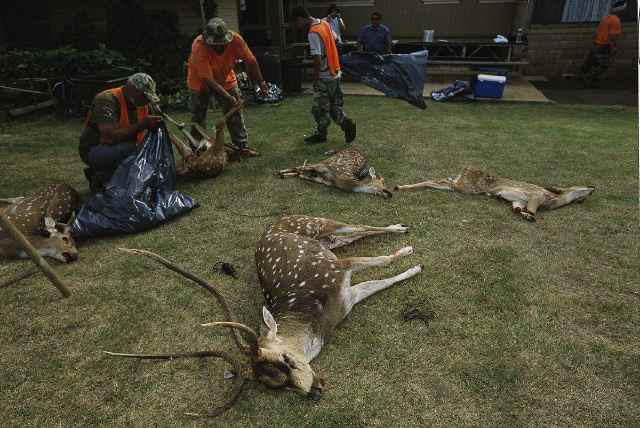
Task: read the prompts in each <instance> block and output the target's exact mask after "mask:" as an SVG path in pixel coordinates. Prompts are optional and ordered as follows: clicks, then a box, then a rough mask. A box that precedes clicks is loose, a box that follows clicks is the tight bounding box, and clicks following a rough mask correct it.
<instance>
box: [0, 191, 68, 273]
mask: <svg viewBox="0 0 640 428" xmlns="http://www.w3.org/2000/svg"><path fill="white" fill-rule="evenodd" d="M79 205H80V198H79V196H78V192H76V191H75V190H74V189H73V188H71V187H70V186H68V185H66V184H51V185H49V186H47V188H46V189H45V190H44V191H42V192H39V193H36V194H34V195H31V196H27V197H18V198H11V199H0V210H2V211H3V213H4V215H5V216H6V217H7V218H8V219H9V220H10V221H11V222H12V223H13V224H14V225H15V226H16V227H17V228H18V230H20V232H22V233H23V234H24V235H25V237H26V238H27V239H28V240H29V242H31V244H33V246H34V247H35V248H36V249H37V250H38V252H39V253H40V255H41V256H43V257H50V258H53V259H56V260H59V261H62V262H65V263H69V262H72V261H74V260H77V259H78V250H77V249H76V245H75V242H74V240H73V237H72V236H71V233H70V227H69V225H70V224H71V219H72V217H73V213H74V212H75V210H76V209H77V208H78V207H79ZM0 257H4V258H16V257H18V258H27V254H26V253H25V251H24V250H22V249H21V248H20V247H19V246H18V244H17V243H15V242H14V241H13V239H11V237H10V236H9V235H8V234H7V233H6V232H3V231H2V229H0Z"/></svg>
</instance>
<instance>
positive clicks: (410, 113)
mask: <svg viewBox="0 0 640 428" xmlns="http://www.w3.org/2000/svg"><path fill="white" fill-rule="evenodd" d="M310 104H311V98H310V97H299V98H292V99H290V100H288V101H287V102H286V103H285V104H284V105H282V106H278V107H272V106H263V107H259V108H252V109H249V110H248V112H247V115H246V119H247V124H248V128H249V132H250V138H251V143H252V145H253V146H255V147H256V148H257V149H258V150H260V152H261V153H262V154H263V155H262V156H261V157H259V158H256V159H250V160H246V161H243V162H242V163H233V164H231V165H230V166H229V167H228V169H227V170H226V171H225V172H224V173H223V175H222V176H221V177H219V178H217V179H214V180H206V181H200V182H197V181H190V182H183V183H181V184H180V186H179V188H180V190H182V191H184V192H186V193H188V194H189V195H192V196H193V197H194V198H196V199H197V200H198V201H199V202H200V203H201V207H200V208H198V209H197V210H195V211H193V212H192V213H191V214H189V215H187V216H185V217H182V218H180V219H177V220H176V221H173V222H171V223H169V224H167V225H164V226H163V227H160V228H158V229H155V230H152V231H149V232H146V233H142V234H139V235H135V236H124V237H119V238H111V239H103V240H98V241H95V242H91V243H89V244H87V245H85V246H83V247H81V248H80V260H79V261H78V262H76V263H74V264H71V265H64V266H61V265H57V270H58V271H59V273H60V274H61V275H62V276H63V277H64V278H65V279H66V280H67V281H68V282H69V283H70V285H71V288H72V292H73V294H72V296H71V298H69V299H62V298H61V297H60V295H59V293H58V292H57V290H56V289H55V288H54V287H52V286H51V285H49V284H48V283H47V282H46V281H45V279H44V278H43V277H42V276H36V277H33V278H31V279H28V280H25V281H23V282H22V283H20V284H18V285H16V286H13V287H11V288H8V289H3V290H0V310H1V315H0V317H1V318H0V343H1V349H2V351H0V382H1V388H0V403H1V404H0V420H2V425H3V426H34V427H35V426H37V427H42V426H65V427H66V426H87V425H112V426H125V425H128V426H129V425H131V426H144V427H146V426H153V425H157V426H202V425H209V426H225V427H226V426H238V427H246V426H274V427H279V426H292V427H295V426H322V427H329V426H331V427H333V426H380V427H392V426H460V425H474V426H494V425H496V426H549V425H556V426H580V425H590V426H605V425H618V426H638V424H640V346H639V344H640V342H639V340H638V336H639V335H638V326H639V325H640V309H639V308H640V305H639V303H640V301H639V299H640V292H639V291H638V290H639V289H638V284H640V270H639V269H638V165H637V160H638V152H637V131H638V128H637V112H636V110H635V109H625V108H617V107H595V106H592V107H588V106H567V105H516V104H506V105H486V104H430V105H429V108H428V109H427V110H426V111H422V110H418V109H416V108H414V107H411V106H409V105H408V104H406V103H404V102H401V101H398V100H392V99H388V98H383V97H347V98H346V110H347V112H348V113H349V114H350V115H351V116H352V117H354V118H355V119H357V121H358V132H359V134H358V135H359V136H358V140H357V147H359V148H360V149H361V150H362V151H363V152H364V153H365V154H366V155H367V156H368V158H369V162H370V164H371V165H373V166H374V167H375V168H376V170H377V171H378V172H379V173H380V174H382V175H383V176H384V177H385V178H386V181H387V184H388V186H389V187H390V188H392V187H393V186H394V185H396V184H408V183H413V182H417V181H420V180H423V179H427V178H434V177H444V176H448V175H453V174H455V173H458V172H460V171H461V170H462V168H463V167H464V166H465V165H469V164H472V165H476V166H480V167H484V168H488V169H491V170H493V171H495V172H496V173H498V174H499V175H503V176H508V177H511V178H515V179H518V180H523V181H530V182H533V183H537V184H547V185H550V184H554V185H560V186H567V185H594V186H596V192H595V193H594V194H593V195H592V196H591V197H590V198H589V199H587V201H586V202H585V203H583V204H580V205H571V206H568V207H566V208H562V209H559V210H556V211H542V212H540V213H539V215H538V222H537V223H535V224H530V223H527V222H525V221H522V220H521V219H520V218H519V217H518V216H515V215H513V214H512V213H511V211H510V207H509V205H507V204H506V203H504V202H501V201H497V200H492V199H489V198H486V197H473V196H464V195H459V194H451V193H446V192H436V191H427V190H423V191H416V192H407V193H396V194H395V196H394V198H393V199H391V200H388V201H387V200H383V199H382V198H376V197H372V196H368V195H357V194H349V193H344V192H341V191H339V190H337V189H330V188H327V187H323V186H320V185H316V184H311V183H306V182H302V181H299V180H294V179H291V180H280V179H278V178H277V177H275V176H274V174H273V171H274V170H276V169H279V168H284V167H288V166H294V165H298V164H302V162H304V161H305V160H307V161H309V162H312V161H317V160H320V159H322V158H323V157H324V156H323V152H324V151H325V150H327V149H329V148H340V147H343V142H342V141H343V140H342V135H341V133H340V132H339V131H338V130H337V128H335V127H334V128H332V131H331V134H330V142H329V143H328V144H327V145H325V146H322V147H320V146H317V147H305V146H303V144H301V137H302V135H303V134H304V133H305V132H307V131H309V130H311V129H312V124H313V123H312V118H311V115H310V114H309V113H308V111H309V108H310ZM218 116H219V114H216V117H218ZM186 117H187V116H186V115H184V117H183V118H186ZM210 118H211V116H210ZM81 126H82V124H81V122H80V121H74V122H70V123H61V122H56V121H55V120H53V119H50V118H41V119H37V120H30V121H28V122H27V121H25V122H17V123H13V124H10V125H8V126H5V127H4V128H2V129H0V171H1V172H0V197H10V196H17V195H21V194H26V193H28V192H32V191H36V190H38V189H40V188H41V187H42V186H44V185H45V184H47V183H49V182H52V181H65V182H67V183H69V184H71V185H72V186H74V187H76V188H77V189H79V190H80V191H81V192H82V193H83V194H84V195H85V196H86V193H87V185H86V183H85V181H84V178H83V175H82V164H81V162H80V160H79V158H78V155H77V136H78V135H79V133H80V130H81ZM283 212H284V213H297V214H307V215H315V216H324V217H330V218H334V219H338V220H341V221H345V222H353V223H365V224H371V225H387V224H394V223H406V224H409V225H411V226H412V231H411V233H410V234H409V235H402V236H397V235H394V236H383V237H378V238H373V239H369V240H366V241H362V242H358V243H356V244H355V245H353V246H351V247H349V248H346V249H342V250H338V255H339V256H346V255H356V254H357V255H363V256H364V255H386V254H389V253H391V252H392V251H394V250H396V249H398V248H401V247H403V246H405V245H412V246H414V248H415V250H416V253H415V254H414V255H413V256H411V257H408V258H405V259H403V260H402V261H400V262H399V263H397V264H394V265H392V266H389V267H386V268H383V269H375V270H372V271H366V272H364V273H362V274H358V275H357V276H356V277H355V282H360V281H363V280H367V279H373V278H382V277H386V276H392V275H394V274H396V273H399V272H401V271H403V270H405V269H406V268H408V267H410V266H413V265H415V264H417V263H424V264H425V270H424V272H423V273H422V274H421V275H419V276H418V277H416V278H414V279H412V280H410V281H407V282H406V283H403V284H401V285H397V286H395V287H394V288H391V289H389V290H386V291H384V292H381V293H379V294H377V295H375V296H374V297H372V298H370V299H369V300H367V301H365V302H363V303H362V304H361V305H359V306H357V307H356V308H354V310H353V312H352V313H351V315H350V316H349V317H348V318H347V320H345V322H344V323H343V324H342V326H341V327H340V328H339V329H338V331H337V332H336V335H335V337H334V338H333V340H332V341H331V342H330V343H329V344H328V345H326V346H325V347H324V349H323V350H322V352H321V354H320V355H319V357H318V358H317V359H316V360H314V362H313V366H314V367H315V369H316V371H317V372H319V373H320V374H322V375H323V376H324V377H325V380H326V383H327V388H326V392H325V395H324V398H323V399H322V400H321V401H320V402H318V403H314V402H311V401H309V400H307V399H304V398H302V397H299V396H297V395H295V394H293V393H288V392H277V391H268V390H265V388H263V387H262V386H259V385H256V384H250V386H249V388H248V389H247V390H246V391H245V393H244V394H243V395H242V397H241V399H240V401H239V403H238V404H237V405H236V407H235V408H233V409H232V410H231V411H229V412H227V413H226V414H224V415H223V416H222V417H220V418H217V419H211V420H201V419H196V420H193V419H191V418H189V417H186V416H183V413H184V412H188V411H199V410H203V409H205V408H207V406H208V405H209V404H211V403H213V402H215V400H216V399H218V398H219V397H221V396H224V394H225V393H226V391H227V389H228V386H229V385H228V384H225V381H224V380H223V379H222V372H223V367H224V366H223V364H222V363H220V362H218V361H210V362H207V363H203V362H199V361H196V360H194V361H188V362H181V361H176V362H140V361H132V360H120V359H110V358H108V357H105V355H104V354H103V353H102V351H103V350H112V351H122V352H165V351H170V350H203V349H207V348H208V347H217V348H220V347H223V348H228V349H233V345H232V342H231V341H230V340H229V338H228V336H227V335H226V334H225V333H224V332H219V331H214V330H211V329H204V328H200V327H199V326H198V325H199V324H200V323H202V322H209V321H214V320H220V319H221V318H222V311H221V309H220V308H219V307H218V306H217V304H216V303H215V301H214V300H213V298H212V297H211V296H210V295H208V294H206V293H205V292H204V291H202V290H201V289H199V288H197V287H196V286H193V285H192V284H190V283H188V282H187V281H186V280H184V279H183V278H181V277H178V276H177V275H175V274H173V273H171V272H169V271H167V270H164V269H163V268H161V267H158V265H156V264H154V263H153V262H151V261H149V260H148V259H144V258H139V257H136V256H132V255H128V254H125V253H122V252H119V251H117V248H118V247H130V248H144V249H149V250H152V251H155V252H158V253H160V254H162V255H164V256H166V257H168V258H170V259H172V260H174V261H176V262H178V263H179V264H181V265H183V266H185V267H186V268H188V269H190V270H192V271H194V272H196V273H198V274H200V275H202V276H203V277H205V278H208V279H210V280H211V281H212V282H214V283H216V284H218V285H219V287H220V289H221V290H222V292H223V294H224V295H225V296H226V297H227V299H228V300H229V302H230V304H231V306H232V308H233V310H234V311H235V313H236V315H237V316H238V317H239V318H240V319H241V320H242V321H243V322H246V323H247V324H248V325H250V326H253V327H254V328H257V327H258V325H259V323H258V321H259V318H258V315H259V313H260V312H259V309H260V306H261V304H262V297H261V293H259V290H258V289H257V286H256V284H255V280H254V275H253V270H254V265H253V251H254V248H255V243H256V241H257V239H258V236H259V235H260V234H261V232H262V231H263V229H264V228H265V226H266V225H267V224H269V222H271V221H272V220H274V219H275V218H276V216H277V215H278V214H279V213H283ZM220 260H225V261H228V262H231V263H233V264H234V265H235V266H236V267H237V268H238V270H239V273H240V279H238V280H234V279H232V278H229V277H222V276H219V275H218V274H216V273H214V272H213V270H212V267H213V265H214V263H215V262H217V261H220ZM0 263H1V264H0V277H3V278H4V277H8V276H10V275H13V274H15V273H17V272H20V271H22V270H24V269H26V268H28V267H30V266H29V263H28V262H26V261H12V262H7V261H1V262H0ZM415 303H419V304H420V305H424V306H427V307H429V308H431V309H432V310H433V311H435V313H436V317H435V319H434V320H433V321H432V322H431V323H429V324H428V325H427V324H425V323H423V322H421V321H412V322H408V323H405V322H403V320H402V317H401V312H402V310H403V309H404V308H405V306H406V305H408V304H415Z"/></svg>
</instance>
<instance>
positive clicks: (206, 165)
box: [163, 104, 242, 178]
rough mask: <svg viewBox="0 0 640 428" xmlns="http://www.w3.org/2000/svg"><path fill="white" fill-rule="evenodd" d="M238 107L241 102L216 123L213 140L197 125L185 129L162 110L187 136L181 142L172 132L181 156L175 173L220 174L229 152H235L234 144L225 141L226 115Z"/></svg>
mask: <svg viewBox="0 0 640 428" xmlns="http://www.w3.org/2000/svg"><path fill="white" fill-rule="evenodd" d="M241 108H242V105H241V104H239V105H238V106H236V107H234V108H232V109H231V110H229V111H228V112H227V113H226V114H225V115H224V117H223V118H222V119H221V120H220V121H218V122H217V123H216V136H215V139H213V140H212V139H211V138H210V137H209V136H208V134H207V132H206V131H205V130H204V129H202V128H201V127H200V126H199V125H197V124H193V126H192V128H191V131H188V130H187V129H186V125H185V124H184V123H178V122H176V121H175V120H173V119H172V118H171V117H170V116H168V115H166V114H164V113H163V117H164V118H165V119H166V120H167V121H169V122H170V123H172V124H174V125H175V126H177V127H178V129H180V131H182V133H183V134H184V136H185V137H186V138H187V142H184V141H182V140H181V139H179V138H177V137H176V136H175V135H172V142H173V143H174V145H175V146H176V149H177V150H178V153H180V156H181V157H182V166H181V167H180V168H178V170H177V174H178V175H183V176H190V177H194V178H213V177H217V176H218V175H220V173H222V171H223V170H224V168H225V166H226V165H227V161H228V159H229V157H228V152H232V153H233V152H235V151H236V148H235V147H232V146H229V145H227V144H225V140H224V127H225V124H226V121H227V120H228V119H229V117H231V116H232V115H233V114H235V113H236V112H237V111H238V110H240V109H241Z"/></svg>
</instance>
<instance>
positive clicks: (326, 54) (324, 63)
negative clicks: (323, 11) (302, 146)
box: [293, 7, 356, 144]
mask: <svg viewBox="0 0 640 428" xmlns="http://www.w3.org/2000/svg"><path fill="white" fill-rule="evenodd" d="M293 18H294V19H295V24H296V27H297V28H298V30H302V29H306V30H307V31H308V35H307V38H308V39H309V50H310V52H311V57H312V58H313V107H312V108H311V114H313V117H314V118H315V120H316V124H317V129H316V132H315V133H313V134H312V135H310V136H308V137H306V138H305V139H304V142H305V143H306V144H317V143H325V142H326V141H327V130H328V128H329V125H330V124H331V119H333V121H334V122H335V123H336V124H337V125H338V126H340V128H342V131H343V132H344V139H345V142H346V143H347V144H350V143H352V142H353V140H354V139H355V138H356V122H355V121H353V120H351V119H349V118H348V117H347V116H346V114H345V113H344V111H343V109H342V107H343V103H344V101H343V93H342V86H341V84H340V81H341V78H342V77H341V76H342V72H341V71H340V55H339V54H338V49H337V47H336V42H335V35H334V33H333V31H332V30H331V26H330V25H329V23H328V22H327V21H324V20H320V19H317V18H314V17H312V16H311V15H310V14H309V12H308V11H307V10H306V9H305V8H303V7H296V8H295V9H294V10H293Z"/></svg>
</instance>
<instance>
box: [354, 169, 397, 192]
mask: <svg viewBox="0 0 640 428" xmlns="http://www.w3.org/2000/svg"><path fill="white" fill-rule="evenodd" d="M354 191H356V192H361V193H372V194H374V195H379V196H382V197H383V198H386V199H389V198H391V197H392V196H393V194H392V193H391V192H390V191H389V190H387V188H386V187H385V186H384V177H383V176H381V175H376V170H375V169H374V168H373V167H371V168H369V174H368V175H367V176H366V177H364V178H362V180H361V181H360V183H359V185H358V186H357V187H356V188H355V189H354Z"/></svg>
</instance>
